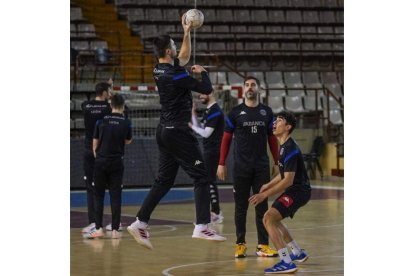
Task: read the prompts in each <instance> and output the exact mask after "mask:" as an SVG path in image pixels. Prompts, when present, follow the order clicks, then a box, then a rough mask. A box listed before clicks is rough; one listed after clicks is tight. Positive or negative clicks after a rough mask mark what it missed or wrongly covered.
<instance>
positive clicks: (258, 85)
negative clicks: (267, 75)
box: [244, 76, 260, 87]
mask: <svg viewBox="0 0 414 276" xmlns="http://www.w3.org/2000/svg"><path fill="white" fill-rule="evenodd" d="M248 80H255V81H256V84H257V87H260V81H259V80H258V79H257V78H255V77H253V76H247V77H245V78H244V83H245V82H246V81H248Z"/></svg>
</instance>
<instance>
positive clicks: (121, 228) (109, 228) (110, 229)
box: [105, 223, 124, 231]
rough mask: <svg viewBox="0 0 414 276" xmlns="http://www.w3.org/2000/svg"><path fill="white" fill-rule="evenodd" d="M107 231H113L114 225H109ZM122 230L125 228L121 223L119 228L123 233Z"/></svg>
mask: <svg viewBox="0 0 414 276" xmlns="http://www.w3.org/2000/svg"><path fill="white" fill-rule="evenodd" d="M105 230H106V231H112V223H110V224H108V225H107V226H106V227H105ZM122 230H124V227H122V223H119V228H118V231H122Z"/></svg>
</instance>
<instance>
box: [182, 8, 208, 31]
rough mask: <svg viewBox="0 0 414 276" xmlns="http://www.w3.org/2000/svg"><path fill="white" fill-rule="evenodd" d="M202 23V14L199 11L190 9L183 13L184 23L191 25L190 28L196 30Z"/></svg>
mask: <svg viewBox="0 0 414 276" xmlns="http://www.w3.org/2000/svg"><path fill="white" fill-rule="evenodd" d="M203 22H204V14H203V13H202V12H201V11H199V10H197V9H192V10H188V11H187V12H186V13H185V23H186V24H189V23H191V28H193V29H198V28H200V27H201V26H203Z"/></svg>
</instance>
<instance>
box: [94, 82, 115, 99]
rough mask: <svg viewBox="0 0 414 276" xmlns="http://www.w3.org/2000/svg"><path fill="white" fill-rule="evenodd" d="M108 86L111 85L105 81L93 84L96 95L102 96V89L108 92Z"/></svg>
mask: <svg viewBox="0 0 414 276" xmlns="http://www.w3.org/2000/svg"><path fill="white" fill-rule="evenodd" d="M109 87H111V85H109V83H106V82H100V83H98V84H96V85H95V93H96V96H102V94H103V92H104V91H106V92H108V93H109Z"/></svg>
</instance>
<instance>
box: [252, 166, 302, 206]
mask: <svg viewBox="0 0 414 276" xmlns="http://www.w3.org/2000/svg"><path fill="white" fill-rule="evenodd" d="M278 177H279V175H278V176H276V177H275V178H274V179H273V180H275V179H276V178H278ZM294 178H295V172H285V178H283V179H282V180H280V181H278V182H276V181H275V183H276V184H274V185H273V186H271V187H270V188H269V189H267V190H265V191H263V192H260V193H258V194H255V195H253V196H251V197H250V198H249V202H250V204H252V205H253V206H255V207H256V205H257V204H259V203H260V202H262V201H263V200H265V199H266V198H268V197H269V196H273V195H275V194H277V193H280V192H282V191H284V190H286V189H287V188H288V187H289V186H291V185H292V184H293V179H294ZM273 180H272V181H271V182H269V184H270V183H272V182H273Z"/></svg>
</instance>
